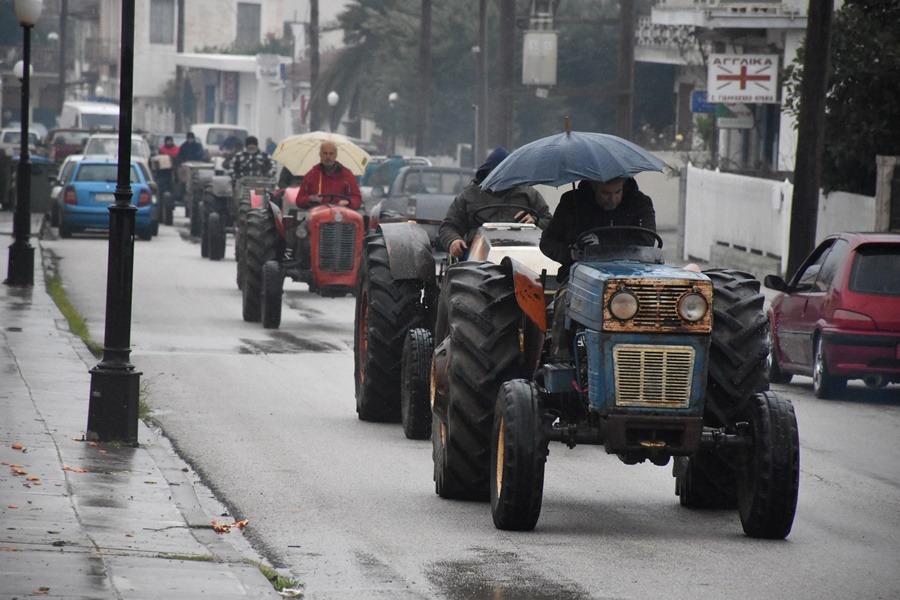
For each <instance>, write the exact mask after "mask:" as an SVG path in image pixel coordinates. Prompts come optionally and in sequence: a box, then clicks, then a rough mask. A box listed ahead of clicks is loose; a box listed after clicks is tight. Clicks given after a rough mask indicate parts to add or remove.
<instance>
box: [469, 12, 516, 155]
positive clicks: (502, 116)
mask: <svg viewBox="0 0 900 600" xmlns="http://www.w3.org/2000/svg"><path fill="white" fill-rule="evenodd" d="M515 44H516V0H500V50H499V52H498V53H497V59H498V61H499V66H500V69H499V70H500V86H499V88H500V89H499V90H498V91H499V96H500V98H499V102H498V105H499V110H497V111H496V112H495V119H494V120H495V121H496V123H497V128H496V132H497V145H499V146H503V147H505V148H509V149H511V148H512V147H513V141H514V140H513V124H514V122H515V102H514V100H513V98H514V95H513V88H514V86H515V74H516V65H515V60H516V49H515ZM483 158H484V157H482V159H483ZM475 164H476V165H477V164H479V161H478V160H477V159H476V161H475Z"/></svg>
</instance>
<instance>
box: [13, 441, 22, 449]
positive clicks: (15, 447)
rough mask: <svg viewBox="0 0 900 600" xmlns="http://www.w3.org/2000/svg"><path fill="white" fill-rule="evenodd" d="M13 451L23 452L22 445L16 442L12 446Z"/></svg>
mask: <svg viewBox="0 0 900 600" xmlns="http://www.w3.org/2000/svg"><path fill="white" fill-rule="evenodd" d="M12 449H13V450H22V444H20V443H18V442H16V443H15V444H13V445H12Z"/></svg>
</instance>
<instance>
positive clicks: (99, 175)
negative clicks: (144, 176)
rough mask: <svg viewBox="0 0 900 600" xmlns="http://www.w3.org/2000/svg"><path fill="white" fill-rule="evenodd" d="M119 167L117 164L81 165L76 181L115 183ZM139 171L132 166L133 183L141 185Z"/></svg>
mask: <svg viewBox="0 0 900 600" xmlns="http://www.w3.org/2000/svg"><path fill="white" fill-rule="evenodd" d="M118 171H119V166H118V165H117V164H115V163H109V164H102V165H84V164H83V165H81V168H80V169H78V173H76V174H75V181H111V182H115V181H116V180H117V177H118ZM140 182H141V180H140V178H139V177H138V173H137V169H135V168H134V165H131V183H140Z"/></svg>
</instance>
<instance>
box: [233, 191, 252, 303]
mask: <svg viewBox="0 0 900 600" xmlns="http://www.w3.org/2000/svg"><path fill="white" fill-rule="evenodd" d="M248 212H250V204H249V203H248V204H247V205H246V206H245V205H244V204H243V203H242V204H241V212H239V213H238V220H237V223H235V226H234V259H235V261H236V262H237V287H238V289H239V290H241V289H243V288H244V256H246V254H247V213H248Z"/></svg>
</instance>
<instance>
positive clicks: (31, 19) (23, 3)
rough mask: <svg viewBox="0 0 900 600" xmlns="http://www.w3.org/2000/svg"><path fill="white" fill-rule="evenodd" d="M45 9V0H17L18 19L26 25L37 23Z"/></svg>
mask: <svg viewBox="0 0 900 600" xmlns="http://www.w3.org/2000/svg"><path fill="white" fill-rule="evenodd" d="M43 10H44V0H16V19H18V20H19V24H20V25H22V26H24V27H31V26H33V25H36V24H37V22H38V19H40V18H41V12H42V11H43Z"/></svg>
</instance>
